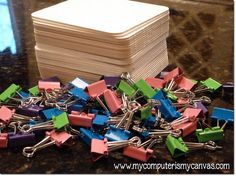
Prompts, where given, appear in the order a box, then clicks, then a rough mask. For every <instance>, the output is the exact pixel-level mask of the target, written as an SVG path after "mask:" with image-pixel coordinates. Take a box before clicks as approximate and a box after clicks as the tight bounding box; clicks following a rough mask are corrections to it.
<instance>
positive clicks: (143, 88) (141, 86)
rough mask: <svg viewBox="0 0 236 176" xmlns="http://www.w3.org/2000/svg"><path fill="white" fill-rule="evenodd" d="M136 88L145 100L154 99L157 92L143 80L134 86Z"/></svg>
mask: <svg viewBox="0 0 236 176" xmlns="http://www.w3.org/2000/svg"><path fill="white" fill-rule="evenodd" d="M134 88H135V89H136V90H138V91H139V92H140V93H141V94H142V95H143V96H144V98H145V99H150V98H152V97H153V96H154V95H155V94H156V92H155V91H154V89H153V88H151V87H150V86H149V85H148V84H147V83H146V82H145V81H144V80H143V79H140V80H139V81H138V82H136V83H135V84H134Z"/></svg>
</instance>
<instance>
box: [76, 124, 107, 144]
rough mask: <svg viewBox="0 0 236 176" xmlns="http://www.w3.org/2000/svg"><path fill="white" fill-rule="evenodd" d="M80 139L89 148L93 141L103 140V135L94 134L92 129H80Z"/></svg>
mask: <svg viewBox="0 0 236 176" xmlns="http://www.w3.org/2000/svg"><path fill="white" fill-rule="evenodd" d="M79 131H80V138H81V139H82V140H83V141H84V142H85V143H86V144H87V145H89V146H91V142H92V139H99V140H103V139H104V137H103V135H100V134H99V133H96V132H93V131H92V129H90V130H89V129H85V128H80V129H79Z"/></svg>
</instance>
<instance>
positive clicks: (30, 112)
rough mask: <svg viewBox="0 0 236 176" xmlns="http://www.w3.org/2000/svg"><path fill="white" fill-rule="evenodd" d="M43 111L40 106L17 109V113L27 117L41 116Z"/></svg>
mask: <svg viewBox="0 0 236 176" xmlns="http://www.w3.org/2000/svg"><path fill="white" fill-rule="evenodd" d="M42 110H43V108H42V107H40V106H38V105H29V106H27V107H24V106H19V107H18V108H17V109H16V111H17V113H20V114H22V115H26V116H30V117H35V116H39V115H40V113H41V112H42Z"/></svg>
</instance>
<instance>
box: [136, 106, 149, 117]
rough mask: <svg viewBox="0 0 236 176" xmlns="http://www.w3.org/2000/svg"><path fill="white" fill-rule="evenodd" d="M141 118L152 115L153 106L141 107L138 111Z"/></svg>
mask: <svg viewBox="0 0 236 176" xmlns="http://www.w3.org/2000/svg"><path fill="white" fill-rule="evenodd" d="M137 113H138V114H139V117H140V118H141V120H146V119H147V118H148V117H149V116H151V115H152V107H151V106H144V107H141V108H140V109H139V111H138V112H137Z"/></svg>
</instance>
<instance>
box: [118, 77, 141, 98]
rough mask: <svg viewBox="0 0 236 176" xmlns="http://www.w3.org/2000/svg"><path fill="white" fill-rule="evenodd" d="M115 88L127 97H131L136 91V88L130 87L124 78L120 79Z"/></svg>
mask: <svg viewBox="0 0 236 176" xmlns="http://www.w3.org/2000/svg"><path fill="white" fill-rule="evenodd" d="M116 90H117V91H118V92H120V93H124V94H125V95H126V96H128V97H132V96H133V95H134V94H135V92H136V90H135V89H134V88H133V87H131V86H130V85H129V84H128V83H126V82H125V81H124V80H120V82H119V83H118V85H117V89H116Z"/></svg>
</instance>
